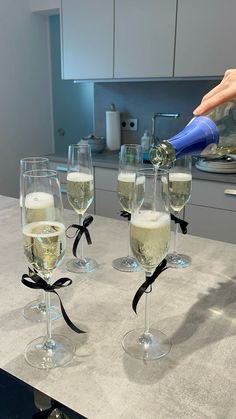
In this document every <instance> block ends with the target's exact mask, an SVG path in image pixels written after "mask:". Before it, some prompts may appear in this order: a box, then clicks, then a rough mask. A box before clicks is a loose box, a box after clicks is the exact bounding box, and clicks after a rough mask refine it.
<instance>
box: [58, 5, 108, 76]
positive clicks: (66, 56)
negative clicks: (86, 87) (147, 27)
mask: <svg viewBox="0 0 236 419" xmlns="http://www.w3.org/2000/svg"><path fill="white" fill-rule="evenodd" d="M113 15H114V13H113V1H111V0H86V1H85V0H62V20H61V34H62V39H61V44H62V78H63V79H99V78H111V77H113Z"/></svg>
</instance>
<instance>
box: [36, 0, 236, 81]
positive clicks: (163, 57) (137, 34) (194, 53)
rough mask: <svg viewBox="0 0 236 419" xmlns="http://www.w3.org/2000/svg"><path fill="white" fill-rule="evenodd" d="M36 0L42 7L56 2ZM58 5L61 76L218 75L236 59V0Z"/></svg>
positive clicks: (107, 0) (70, 0)
mask: <svg viewBox="0 0 236 419" xmlns="http://www.w3.org/2000/svg"><path fill="white" fill-rule="evenodd" d="M31 2H32V3H34V2H36V5H37V4H38V5H37V6H35V4H34V6H33V8H32V10H34V11H37V10H38V11H39V12H43V9H45V12H48V11H52V10H53V8H54V10H56V6H57V4H58V0H50V1H49V0H44V2H43V3H42V4H41V5H39V2H40V0H37V1H36V0H31ZM58 10H59V9H58V8H57V11H58ZM60 13H61V58H62V66H61V67H62V78H63V79H79V80H86V79H90V80H113V79H114V80H116V79H118V80H119V79H128V80H131V79H143V78H144V79H149V78H159V77H168V78H173V77H174V78H175V77H181V78H182V77H202V76H203V77H212V76H222V75H223V74H224V72H225V70H226V69H227V68H234V67H235V55H236V48H235V42H234V40H235V36H236V29H235V15H236V2H235V0H226V1H225V2H222V0H207V1H205V0H198V1H195V2H193V1H189V0H178V2H177V0H99V1H97V0H87V1H83V0H61V10H60Z"/></svg>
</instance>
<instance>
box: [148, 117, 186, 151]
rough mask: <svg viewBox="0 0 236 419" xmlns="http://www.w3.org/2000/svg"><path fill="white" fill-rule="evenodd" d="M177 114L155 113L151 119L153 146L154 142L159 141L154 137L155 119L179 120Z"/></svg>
mask: <svg viewBox="0 0 236 419" xmlns="http://www.w3.org/2000/svg"><path fill="white" fill-rule="evenodd" d="M179 116H180V114H179V113H164V112H155V113H154V114H153V117H152V140H153V143H154V144H155V143H156V141H159V139H158V137H156V133H155V130H156V129H155V128H156V124H155V122H156V118H159V117H164V118H175V119H176V118H179Z"/></svg>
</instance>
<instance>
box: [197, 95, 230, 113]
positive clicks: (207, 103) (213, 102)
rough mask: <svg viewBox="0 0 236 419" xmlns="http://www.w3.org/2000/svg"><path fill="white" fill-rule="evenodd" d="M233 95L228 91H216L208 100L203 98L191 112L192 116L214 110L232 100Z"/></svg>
mask: <svg viewBox="0 0 236 419" xmlns="http://www.w3.org/2000/svg"><path fill="white" fill-rule="evenodd" d="M233 97H234V94H233V93H232V92H231V91H230V89H223V90H221V91H219V90H217V91H216V93H215V94H213V95H212V96H210V97H209V98H205V99H204V100H203V101H202V103H201V104H200V105H199V106H198V107H197V108H196V109H195V110H194V111H193V113H194V115H203V114H204V113H207V112H209V111H211V110H212V109H214V108H215V107H216V106H219V105H221V104H222V103H224V102H226V101H228V100H230V99H232V98H233Z"/></svg>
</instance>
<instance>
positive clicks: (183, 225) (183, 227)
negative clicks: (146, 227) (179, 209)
mask: <svg viewBox="0 0 236 419" xmlns="http://www.w3.org/2000/svg"><path fill="white" fill-rule="evenodd" d="M170 218H171V220H172V221H174V222H175V224H179V225H180V228H181V231H182V233H183V234H187V225H188V223H187V221H184V220H181V218H178V217H176V216H175V215H174V214H170Z"/></svg>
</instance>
